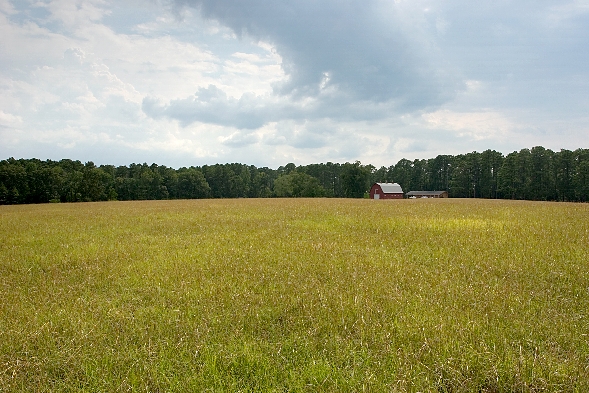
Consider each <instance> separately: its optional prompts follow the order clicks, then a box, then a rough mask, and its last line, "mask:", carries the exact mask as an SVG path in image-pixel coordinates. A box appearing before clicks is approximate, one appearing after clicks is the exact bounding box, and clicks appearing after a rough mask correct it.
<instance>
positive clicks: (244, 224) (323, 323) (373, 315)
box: [0, 199, 589, 392]
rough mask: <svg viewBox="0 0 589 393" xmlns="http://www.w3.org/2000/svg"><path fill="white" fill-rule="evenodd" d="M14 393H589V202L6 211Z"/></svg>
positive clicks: (3, 322)
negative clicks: (331, 392)
mask: <svg viewBox="0 0 589 393" xmlns="http://www.w3.org/2000/svg"><path fill="white" fill-rule="evenodd" d="M0 239H1V242H0V299H1V302H0V392H13V391H15V392H18V391H23V392H25V391H26V392H33V391H87V392H99V391H100V392H126V391H133V392H179V391H216V392H217V391H228V392H229V391H231V392H234V391H244V392H245V391H264V392H265V391H275V392H283V391H295V392H296V391H301V392H302V391H309V392H314V391H333V392H336V391H337V392H342V391H343V392H346V391H350V392H351V391H372V392H381V391H389V392H391V391H393V392H394V391H399V392H404V391H408V392H417V391H422V392H426V391H439V392H536V391H550V392H553V391H565V392H574V391H577V392H585V391H589V336H588V335H589V204H567V203H541V202H513V201H492V200H452V199H450V200H401V201H370V200H337V199H263V200H248V199H241V200H194V201H157V202H156V201H154V202H108V203H83V204H48V205H29V206H0Z"/></svg>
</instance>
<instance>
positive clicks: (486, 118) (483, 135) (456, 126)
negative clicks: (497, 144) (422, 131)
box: [422, 109, 521, 140]
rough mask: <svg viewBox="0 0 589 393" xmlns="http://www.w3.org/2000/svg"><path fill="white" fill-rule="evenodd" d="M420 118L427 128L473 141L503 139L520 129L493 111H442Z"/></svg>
mask: <svg viewBox="0 0 589 393" xmlns="http://www.w3.org/2000/svg"><path fill="white" fill-rule="evenodd" d="M422 117H423V119H424V121H425V125H426V127H428V128H431V129H437V130H442V131H450V132H453V133H455V134H456V135H458V136H460V137H464V136H466V137H470V138H473V139H475V140H480V139H490V138H504V137H505V136H506V135H508V134H510V133H511V132H514V131H516V130H517V129H519V128H521V126H518V125H517V124H515V123H514V122H512V121H511V120H509V119H508V118H507V117H505V116H504V115H503V114H501V113H499V112H495V111H485V112H471V113H464V112H462V113H461V112H452V111H450V110H447V109H444V110H438V111H435V112H432V113H427V114H424V115H422Z"/></svg>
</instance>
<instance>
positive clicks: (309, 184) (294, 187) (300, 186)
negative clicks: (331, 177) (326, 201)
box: [274, 171, 325, 198]
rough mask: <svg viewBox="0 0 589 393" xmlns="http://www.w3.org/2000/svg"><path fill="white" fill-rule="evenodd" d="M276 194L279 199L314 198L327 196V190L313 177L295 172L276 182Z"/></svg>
mask: <svg viewBox="0 0 589 393" xmlns="http://www.w3.org/2000/svg"><path fill="white" fill-rule="evenodd" d="M274 194H275V195H276V196H277V197H304V198H313V197H322V196H325V189H324V188H323V187H322V186H321V184H320V183H319V180H318V179H316V178H314V177H313V176H311V175H307V174H306V173H301V172H296V171H294V172H290V173H289V174H288V175H282V176H280V177H278V179H276V181H274Z"/></svg>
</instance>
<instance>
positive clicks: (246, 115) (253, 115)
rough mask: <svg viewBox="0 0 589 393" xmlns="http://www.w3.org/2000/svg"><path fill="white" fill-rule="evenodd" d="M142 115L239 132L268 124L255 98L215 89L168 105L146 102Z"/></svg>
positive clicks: (263, 107) (213, 87) (211, 87)
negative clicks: (213, 125) (233, 129)
mask: <svg viewBox="0 0 589 393" xmlns="http://www.w3.org/2000/svg"><path fill="white" fill-rule="evenodd" d="M142 109H143V111H144V112H145V113H146V114H148V115H149V116H151V117H153V118H161V117H169V118H172V119H176V120H178V121H179V122H180V124H182V125H183V126H186V125H189V124H191V123H194V122H196V121H199V122H203V123H212V124H218V125H224V126H232V127H236V128H246V129H255V128H259V127H261V126H263V125H264V124H265V122H266V121H267V120H268V116H267V115H266V114H265V113H264V112H265V109H266V108H265V105H264V103H263V102H262V101H260V100H259V99H258V98H257V97H256V96H255V95H253V94H244V95H243V96H242V97H241V98H240V99H235V98H231V97H227V94H225V92H223V91H222V90H220V89H219V88H217V87H216V86H214V85H210V86H209V87H207V88H200V89H199V90H198V91H197V92H196V94H195V95H194V96H192V97H188V98H185V99H180V100H172V101H171V102H170V103H169V104H165V103H162V102H161V101H160V100H158V99H155V98H150V97H146V98H144V99H143V104H142Z"/></svg>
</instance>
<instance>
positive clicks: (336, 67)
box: [175, 0, 460, 108]
mask: <svg viewBox="0 0 589 393" xmlns="http://www.w3.org/2000/svg"><path fill="white" fill-rule="evenodd" d="M175 3H176V4H177V5H178V6H192V7H195V8H197V9H199V10H200V13H201V15H202V16H203V17H205V18H209V19H215V20H217V21H219V22H220V23H222V24H224V25H226V26H228V27H230V28H231V29H233V31H234V32H235V33H236V34H238V35H240V36H244V35H247V36H251V37H254V38H256V39H259V40H263V41H267V42H270V43H271V44H273V45H275V47H276V49H277V51H278V53H279V54H280V55H281V56H282V58H283V61H284V62H283V68H284V70H285V71H286V73H287V74H288V76H289V80H288V81H287V82H286V83H283V84H281V85H277V86H276V88H275V91H276V92H277V93H280V94H291V95H294V96H315V95H317V94H318V93H319V90H320V88H321V85H322V84H323V85H333V86H337V87H338V89H339V90H341V91H343V92H346V93H347V94H349V95H350V96H351V98H352V99H361V100H371V101H388V100H395V101H396V102H397V104H398V105H399V106H406V107H408V108H423V107H427V106H430V105H438V104H440V103H442V102H444V101H445V100H447V99H448V98H449V95H448V93H450V96H452V93H453V92H454V91H455V90H456V89H459V88H460V85H459V84H457V83H456V81H455V80H453V78H452V77H451V75H450V74H449V73H446V72H444V71H443V70H441V68H440V65H439V64H434V59H433V58H432V53H433V52H434V51H435V48H432V47H431V43H432V41H431V39H430V37H428V36H427V34H426V33H425V32H420V31H419V28H417V29H413V28H412V29H407V24H411V21H408V20H404V18H405V17H406V16H405V15H403V14H401V13H400V12H399V10H398V8H399V7H398V6H397V5H395V3H393V2H386V3H385V2H381V1H377V0H369V1H361V2H360V1H348V2H342V1H339V0H338V1H336V0H330V1H321V2H317V1H314V0H301V1H297V2H290V3H288V4H285V3H283V2H266V1H259V0H246V1H237V0H224V1H219V0H176V1H175Z"/></svg>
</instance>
